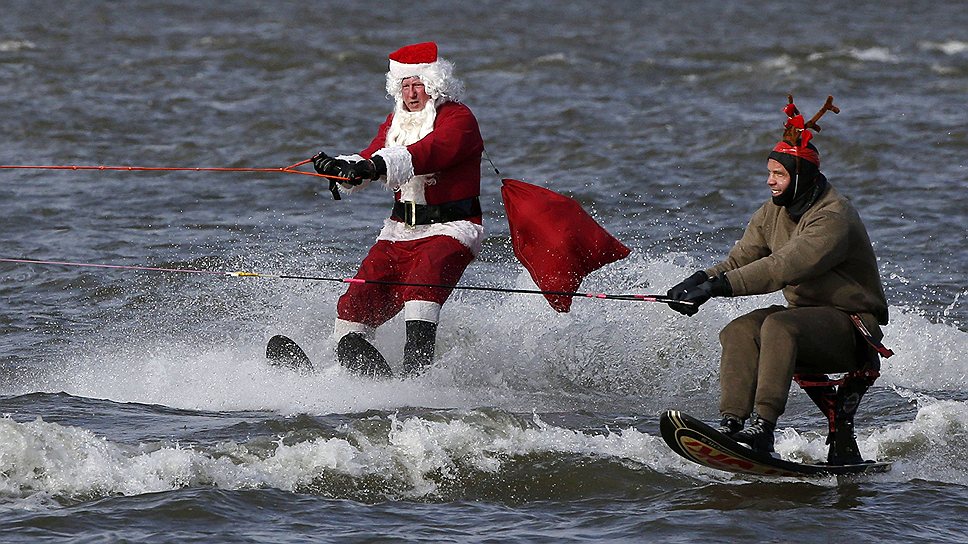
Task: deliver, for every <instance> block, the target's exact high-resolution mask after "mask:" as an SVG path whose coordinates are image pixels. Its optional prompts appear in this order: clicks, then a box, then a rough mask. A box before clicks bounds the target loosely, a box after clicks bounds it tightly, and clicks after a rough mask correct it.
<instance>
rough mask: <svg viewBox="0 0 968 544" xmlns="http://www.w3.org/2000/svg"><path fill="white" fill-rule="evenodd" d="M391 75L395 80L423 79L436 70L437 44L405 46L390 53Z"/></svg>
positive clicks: (424, 43)
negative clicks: (422, 77)
mask: <svg viewBox="0 0 968 544" xmlns="http://www.w3.org/2000/svg"><path fill="white" fill-rule="evenodd" d="M389 58H390V75H391V76H392V77H393V78H395V79H406V78H408V77H414V76H417V77H421V76H422V75H425V74H427V73H430V72H432V71H434V70H436V66H437V44H436V43H434V42H423V43H415V44H412V45H405V46H403V47H401V48H400V49H397V50H396V51H394V52H393V53H390V55H389Z"/></svg>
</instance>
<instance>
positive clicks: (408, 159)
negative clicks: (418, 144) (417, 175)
mask: <svg viewBox="0 0 968 544" xmlns="http://www.w3.org/2000/svg"><path fill="white" fill-rule="evenodd" d="M374 155H379V156H381V157H383V162H385V163H386V165H387V185H388V186H389V187H390V188H391V189H393V190H394V191H396V190H397V189H399V188H400V186H401V185H403V184H404V183H406V182H408V181H410V178H412V177H413V156H412V155H411V154H410V150H408V149H407V146H404V145H394V146H390V147H384V148H383V149H381V150H379V151H377V152H376V153H374Z"/></svg>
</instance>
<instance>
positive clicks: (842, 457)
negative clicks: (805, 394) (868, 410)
mask: <svg viewBox="0 0 968 544" xmlns="http://www.w3.org/2000/svg"><path fill="white" fill-rule="evenodd" d="M868 387H869V385H868V384H866V383H862V382H861V381H860V380H856V381H855V380H848V381H845V382H844V384H843V385H841V386H840V387H838V388H837V397H836V402H835V405H834V414H835V417H834V421H833V425H832V427H833V430H832V431H831V432H830V434H829V435H827V444H829V445H830V446H829V448H828V449H827V463H828V464H831V465H856V464H859V463H863V462H864V458H863V457H861V455H860V448H858V447H857V438H856V437H855V436H854V414H856V413H857V407H858V406H859V405H860V399H861V397H863V396H864V393H865V392H866V391H867V388H868Z"/></svg>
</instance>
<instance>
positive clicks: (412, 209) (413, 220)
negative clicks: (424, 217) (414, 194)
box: [403, 200, 417, 227]
mask: <svg viewBox="0 0 968 544" xmlns="http://www.w3.org/2000/svg"><path fill="white" fill-rule="evenodd" d="M403 209H404V213H403V221H404V223H406V224H407V226H410V227H415V226H417V203H416V202H415V201H413V200H410V201H407V202H404V203H403Z"/></svg>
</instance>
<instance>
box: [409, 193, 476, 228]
mask: <svg viewBox="0 0 968 544" xmlns="http://www.w3.org/2000/svg"><path fill="white" fill-rule="evenodd" d="M480 215H481V201H480V199H479V198H477V197H476V196H475V197H473V198H465V199H464V200H455V201H453V202H445V203H443V204H439V205H431V204H417V203H415V202H399V201H397V202H394V203H393V214H392V215H390V218H391V219H396V220H397V221H403V222H404V223H406V224H408V225H410V226H414V225H430V224H432V223H446V222H448V221H460V220H461V219H468V218H471V217H478V216H480Z"/></svg>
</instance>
